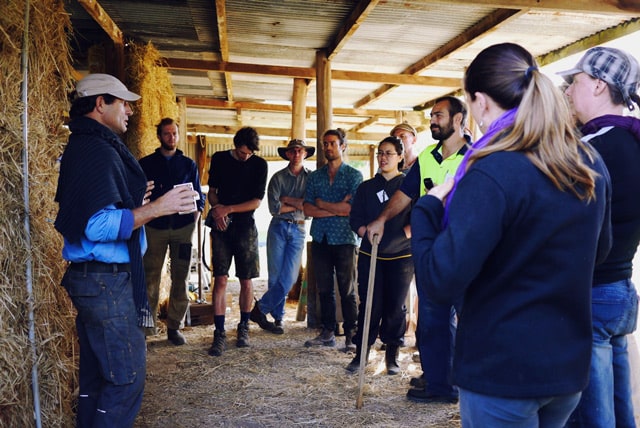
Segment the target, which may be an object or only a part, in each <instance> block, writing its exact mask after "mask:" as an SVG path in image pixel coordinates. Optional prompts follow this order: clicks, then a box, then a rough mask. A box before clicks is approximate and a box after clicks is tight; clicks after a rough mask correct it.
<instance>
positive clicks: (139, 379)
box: [62, 270, 146, 428]
mask: <svg viewBox="0 0 640 428" xmlns="http://www.w3.org/2000/svg"><path fill="white" fill-rule="evenodd" d="M62 285H63V286H64V287H65V288H66V290H67V292H68V293H69V297H70V298H71V301H72V302H73V306H74V307H75V308H76V310H77V312H78V315H77V317H76V328H77V331H78V340H79V344H80V374H79V390H80V391H79V397H78V414H77V426H78V427H94V428H97V427H104V428H107V427H131V426H133V422H134V420H135V418H136V415H137V414H138V411H139V410H140V405H141V404H142V394H143V391H144V381H145V375H146V344H145V338H144V333H143V330H142V328H140V327H138V325H137V314H136V308H135V304H134V302H133V290H132V284H131V274H129V273H127V272H119V273H109V274H107V273H83V272H76V271H71V270H67V272H66V273H65V275H64V277H63V279H62Z"/></svg>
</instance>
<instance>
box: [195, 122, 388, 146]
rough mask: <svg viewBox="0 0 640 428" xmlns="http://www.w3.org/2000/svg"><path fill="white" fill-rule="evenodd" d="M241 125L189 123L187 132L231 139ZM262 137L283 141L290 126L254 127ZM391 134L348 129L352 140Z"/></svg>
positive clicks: (312, 135)
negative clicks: (217, 135)
mask: <svg viewBox="0 0 640 428" xmlns="http://www.w3.org/2000/svg"><path fill="white" fill-rule="evenodd" d="M238 128H239V126H224V125H204V124H194V123H192V124H189V125H188V126H187V132H188V133H190V134H219V135H224V136H225V137H224V138H228V139H229V140H231V139H232V138H233V135H234V133H235V132H236V131H237V130H238ZM254 129H255V130H256V131H257V132H258V134H259V135H260V136H261V137H282V138H283V141H288V139H289V132H290V129H289V128H286V129H285V128H268V127H259V126H258V127H254ZM317 134H318V133H317V131H316V130H315V129H308V130H307V131H306V138H305V139H307V140H314V139H316V138H317ZM388 135H389V134H386V133H377V132H353V131H347V137H348V139H349V140H350V141H351V140H357V141H376V142H377V141H380V140H382V139H383V138H384V137H387V136H388ZM263 144H264V145H269V143H268V140H266V139H265V141H260V145H263Z"/></svg>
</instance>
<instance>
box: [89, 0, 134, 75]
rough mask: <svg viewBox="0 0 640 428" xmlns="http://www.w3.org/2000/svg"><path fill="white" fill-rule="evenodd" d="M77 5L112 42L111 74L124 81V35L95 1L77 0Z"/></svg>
mask: <svg viewBox="0 0 640 428" xmlns="http://www.w3.org/2000/svg"><path fill="white" fill-rule="evenodd" d="M78 3H79V4H80V5H81V6H82V7H83V8H84V10H85V11H86V12H87V13H88V14H89V16H91V17H92V18H93V20H94V21H96V23H97V24H98V25H99V26H100V28H102V29H103V30H104V32H105V33H106V34H107V36H108V37H109V38H110V39H111V41H112V42H113V61H112V63H111V64H110V67H111V68H110V69H109V70H106V71H107V72H111V73H112V74H114V75H115V76H116V77H117V78H119V79H120V80H122V81H124V80H125V77H126V72H125V66H124V35H123V33H122V30H120V27H118V25H117V24H116V23H115V22H114V21H113V19H111V17H110V16H109V14H108V13H107V12H106V11H105V10H104V9H103V8H102V6H100V3H99V2H98V1H96V0H78Z"/></svg>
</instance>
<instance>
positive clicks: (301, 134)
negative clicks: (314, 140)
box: [291, 79, 309, 140]
mask: <svg viewBox="0 0 640 428" xmlns="http://www.w3.org/2000/svg"><path fill="white" fill-rule="evenodd" d="M308 92H309V80H308V79H293V99H292V108H293V113H292V114H291V139H294V138H295V139H299V140H305V137H306V136H307V127H306V119H307V117H306V116H307V93H308Z"/></svg>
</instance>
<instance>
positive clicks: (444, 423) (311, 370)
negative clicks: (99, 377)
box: [135, 281, 460, 428]
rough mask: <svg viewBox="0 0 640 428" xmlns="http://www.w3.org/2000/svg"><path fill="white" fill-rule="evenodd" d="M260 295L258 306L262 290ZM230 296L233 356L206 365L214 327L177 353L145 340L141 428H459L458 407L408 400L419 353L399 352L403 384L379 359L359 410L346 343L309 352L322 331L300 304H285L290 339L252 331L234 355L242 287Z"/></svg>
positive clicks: (194, 333) (199, 329) (197, 332)
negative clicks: (303, 315)
mask: <svg viewBox="0 0 640 428" xmlns="http://www.w3.org/2000/svg"><path fill="white" fill-rule="evenodd" d="M254 287H255V294H256V296H257V297H260V296H261V295H262V294H263V293H264V291H265V290H266V284H265V281H256V282H255V283H254ZM228 289H229V291H230V294H231V310H230V311H228V313H227V319H226V328H227V336H228V339H227V341H228V343H227V344H228V350H227V352H226V353H225V354H224V355H223V356H222V357H211V356H209V355H207V349H208V348H209V345H210V344H211V340H212V335H213V326H196V327H186V328H185V331H184V333H185V336H186V338H187V341H188V343H187V344H186V345H184V346H180V347H176V346H174V345H172V344H171V343H170V342H168V341H167V340H166V333H165V332H164V330H163V331H162V332H161V334H160V335H159V336H156V337H152V338H149V339H148V340H147V344H148V357H147V362H148V365H147V383H146V389H145V395H144V400H143V403H142V409H141V411H140V414H139V416H138V418H137V420H136V424H135V426H136V427H163V428H164V427H176V428H178V427H205V426H206V427H209V426H216V427H293V426H311V427H365V426H366V427H406V426H422V427H439V428H445V427H446V428H449V427H455V428H458V427H460V422H459V412H458V406H457V405H449V404H416V403H412V402H410V401H408V400H407V399H406V397H405V394H406V392H407V389H408V388H409V380H410V378H411V377H413V376H417V375H419V374H420V368H419V364H417V363H415V362H414V361H413V358H412V355H413V353H414V352H415V348H414V347H412V346H407V347H403V348H402V349H401V351H400V359H399V360H400V367H401V369H402V373H401V374H400V375H396V376H389V375H387V374H386V371H385V367H384V351H380V350H378V349H375V350H373V351H372V353H371V359H370V363H369V365H368V366H367V370H366V372H365V373H366V375H365V382H364V388H363V391H364V397H363V406H362V408H361V409H356V398H357V395H358V375H357V374H349V373H348V372H347V371H346V370H345V367H346V365H347V364H348V363H349V361H351V359H352V358H353V354H348V353H345V352H343V351H342V350H341V348H343V347H344V338H343V337H338V346H337V347H336V348H323V349H318V348H305V347H304V345H303V344H304V342H305V340H307V339H309V338H311V337H314V336H315V335H316V331H315V330H313V329H308V328H307V327H306V321H295V316H296V309H297V308H296V306H295V305H294V304H287V308H286V311H287V315H286V318H285V334H284V335H274V334H272V333H269V332H266V331H263V330H261V329H260V328H259V327H258V326H257V324H255V323H251V327H250V343H251V347H249V348H236V346H235V326H236V324H237V322H238V318H239V315H238V295H237V293H238V289H239V286H238V284H237V282H232V281H230V282H229V286H228ZM407 343H408V345H409V344H413V337H407ZM376 348H377V346H376Z"/></svg>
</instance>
